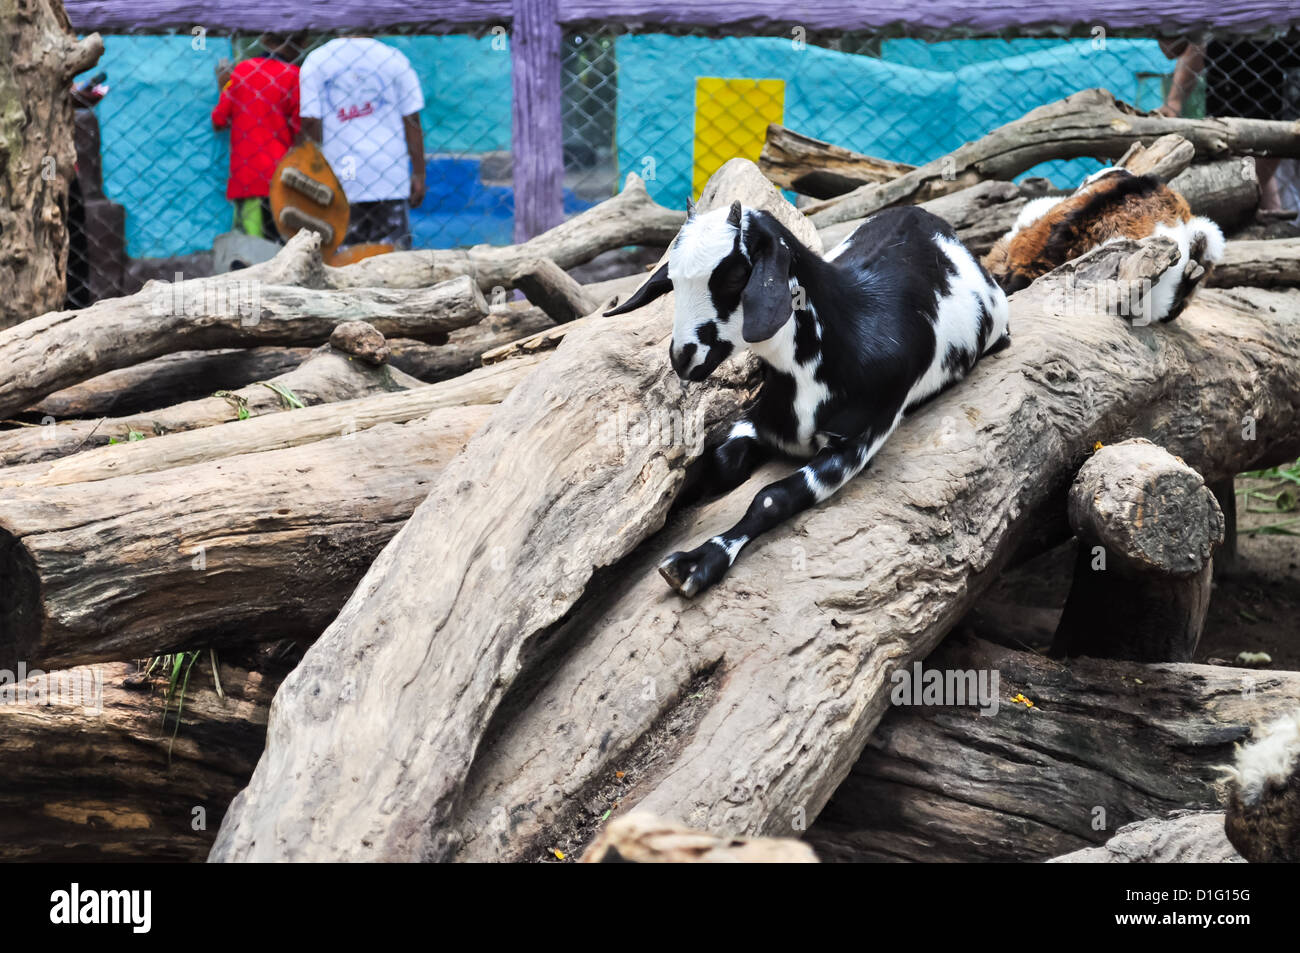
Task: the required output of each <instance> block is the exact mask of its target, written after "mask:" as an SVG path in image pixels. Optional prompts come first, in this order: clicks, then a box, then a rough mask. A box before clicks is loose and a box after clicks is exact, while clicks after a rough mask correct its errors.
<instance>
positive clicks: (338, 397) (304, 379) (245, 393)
mask: <svg viewBox="0 0 1300 953" xmlns="http://www.w3.org/2000/svg"><path fill="white" fill-rule="evenodd" d="M425 386H427V385H425V384H422V383H421V382H420V381H418V380H416V379H415V378H414V377H412V376H411V375H409V374H406V373H403V372H402V371H399V370H397V369H396V368H392V367H387V366H378V367H376V366H374V365H371V364H367V363H365V362H363V361H360V360H358V359H356V358H354V357H352V356H351V355H349V354H345V353H343V352H341V351H338V350H336V349H335V348H333V347H331V346H330V345H324V346H323V347H320V348H318V349H317V350H316V351H315V352H314V353H313V355H312V356H311V357H310V358H308V359H307V360H306V361H304V362H303V363H302V364H301V365H300V366H298V367H295V368H294V369H293V370H291V371H289V372H288V373H285V374H281V375H279V376H278V377H274V378H271V379H270V380H269V381H263V382H258V383H255V384H249V385H247V386H246V387H241V388H238V389H237V390H233V391H220V392H218V394H214V395H213V396H210V397H204V398H202V399H199V400H190V401H186V402H185V403H183V404H177V405H175V406H173V407H163V408H161V409H159V410H154V411H149V412H147V413H142V414H133V415H131V416H129V417H114V418H111V419H100V420H66V421H58V422H51V423H47V424H42V425H39V426H35V427H20V428H18V429H15V430H7V431H0V467H10V466H15V465H19V464H28V463H39V462H40V461H42V460H55V459H58V458H59V457H66V456H68V455H69V454H73V453H77V452H78V451H81V450H83V449H86V448H94V447H102V446H107V445H108V444H109V443H110V442H119V443H120V442H128V441H131V440H139V439H141V437H138V436H133V435H135V434H139V435H142V436H143V438H144V439H149V438H152V437H158V436H161V435H163V434H169V433H181V432H183V431H186V430H199V429H202V428H205V427H212V426H215V425H216V424H223V423H227V422H229V421H234V420H240V419H243V418H245V417H260V416H263V415H266V414H277V413H282V412H284V411H286V410H290V409H292V407H293V404H292V403H291V401H290V400H289V399H288V398H287V397H286V395H292V396H293V397H294V398H296V399H297V400H298V401H300V402H301V403H303V404H305V405H307V406H312V405H315V404H328V403H335V402H338V401H345V400H351V399H355V398H358V397H366V396H369V395H372V394H383V393H390V392H392V391H398V390H409V389H411V388H413V387H425ZM0 479H3V477H0Z"/></svg>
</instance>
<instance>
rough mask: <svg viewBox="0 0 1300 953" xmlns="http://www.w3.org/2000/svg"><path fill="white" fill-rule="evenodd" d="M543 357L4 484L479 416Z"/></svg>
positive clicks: (85, 458) (61, 464) (184, 436)
mask: <svg viewBox="0 0 1300 953" xmlns="http://www.w3.org/2000/svg"><path fill="white" fill-rule="evenodd" d="M538 360H540V358H538V357H531V356H530V357H524V358H522V359H520V360H516V361H510V362H509V363H507V364H503V365H500V366H496V367H491V368H479V369H478V370H475V371H471V372H470V373H468V374H465V375H462V376H461V377H458V378H455V379H453V380H449V381H442V382H441V383H438V384H428V385H421V386H420V387H413V388H411V389H410V390H404V391H394V392H392V393H381V394H375V395H373V396H370V397H360V398H357V399H355V400H346V401H339V402H338V403H334V404H322V405H319V406H315V407H307V408H305V409H303V410H296V411H294V412H293V413H291V414H269V415H264V416H261V417H250V418H248V419H247V420H240V421H232V422H231V423H227V424H223V425H221V426H220V427H208V428H204V429H202V430H188V431H183V432H181V433H172V434H166V435H164V436H161V437H156V438H153V439H150V440H137V441H130V442H127V443H120V444H115V445H113V446H109V447H98V448H96V449H93V450H83V451H82V452H81V453H77V454H74V455H72V456H69V457H64V458H61V459H56V460H46V461H42V462H40V463H33V464H28V465H26V466H16V467H8V468H7V469H0V489H2V488H4V487H12V486H21V487H29V488H30V487H37V486H67V485H68V484H70V483H89V482H91V481H94V480H107V479H110V478H112V477H122V476H129V475H131V474H139V473H156V472H157V471H159V470H172V469H175V468H177V467H185V466H190V465H191V464H195V463H205V462H207V461H210V460H220V459H221V458H223V457H233V456H238V455H240V454H246V453H263V452H265V451H267V450H283V449H285V448H287V447H297V446H301V445H302V444H306V443H315V442H316V441H318V440H328V439H329V438H331V437H340V436H347V435H348V434H353V433H357V432H358V431H361V430H368V429H369V428H371V427H374V426H376V425H378V424H401V423H406V422H407V421H411V420H415V419H417V418H419V417H423V416H425V415H426V414H430V413H432V412H435V411H443V410H445V411H448V413H447V415H446V418H447V419H449V420H453V421H454V420H456V411H457V409H459V408H471V410H467V411H466V413H465V415H464V416H465V419H466V422H467V423H468V422H472V421H475V420H479V419H480V418H481V412H480V411H476V410H472V408H475V407H479V406H486V405H491V404H499V403H500V402H501V401H502V400H504V399H505V397H506V395H507V394H509V393H510V390H511V389H512V388H513V387H514V386H515V384H517V383H519V381H521V380H523V379H524V377H526V376H527V375H528V372H529V370H530V369H531V368H532V366H533V365H534V364H536V363H537V361H538Z"/></svg>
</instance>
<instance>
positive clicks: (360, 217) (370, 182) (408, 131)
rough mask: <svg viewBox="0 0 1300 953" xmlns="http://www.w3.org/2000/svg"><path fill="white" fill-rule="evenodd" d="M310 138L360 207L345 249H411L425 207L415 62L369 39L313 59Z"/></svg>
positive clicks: (306, 85)
mask: <svg viewBox="0 0 1300 953" xmlns="http://www.w3.org/2000/svg"><path fill="white" fill-rule="evenodd" d="M299 85H300V99H301V102H302V133H303V135H304V136H307V137H310V138H312V139H314V140H316V141H317V142H319V143H320V145H321V151H322V152H324V154H325V158H326V160H328V162H329V164H330V166H331V167H332V168H333V169H334V174H335V175H337V176H338V177H339V181H340V182H341V183H342V184H343V191H344V193H345V194H346V195H347V198H348V202H349V203H350V204H351V206H352V211H351V218H350V219H349V225H348V233H347V235H346V237H345V238H344V243H345V244H348V245H355V244H360V243H363V242H385V243H387V244H391V245H395V246H396V247H398V248H409V247H410V246H411V219H410V214H409V211H408V203H409V205H410V206H411V207H415V206H419V204H420V203H421V202H423V201H424V192H425V184H424V130H423V129H422V128H421V126H420V110H421V109H423V108H424V93H423V92H422V91H421V90H420V81H419V78H418V77H417V76H416V74H415V70H414V69H412V68H411V63H410V61H409V60H408V59H407V58H406V56H405V55H404V54H403V53H402V52H401V51H400V50H397V49H394V48H393V47H391V46H387V45H385V44H383V43H380V42H379V41H378V40H376V39H373V38H371V37H364V36H347V37H340V38H338V39H335V40H331V41H330V42H328V43H326V44H325V45H324V46H322V47H320V48H319V49H317V50H315V51H313V52H312V53H311V54H310V55H309V56H308V57H307V59H306V60H304V61H303V64H302V73H301V75H300V77H299Z"/></svg>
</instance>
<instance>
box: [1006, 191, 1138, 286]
mask: <svg viewBox="0 0 1300 953" xmlns="http://www.w3.org/2000/svg"><path fill="white" fill-rule="evenodd" d="M1106 178H1107V179H1109V178H1111V177H1110V176H1107V177H1106ZM1162 188H1164V186H1163V185H1162V184H1161V182H1160V180H1159V179H1157V178H1156V177H1155V176H1153V175H1125V176H1123V177H1122V178H1121V179H1120V180H1119V181H1118V182H1116V184H1115V185H1114V187H1113V188H1098V189H1094V190H1093V191H1092V192H1091V193H1090V195H1089V197H1088V201H1086V202H1084V203H1083V204H1082V205H1080V206H1079V207H1078V208H1076V209H1075V210H1074V211H1073V212H1071V213H1069V214H1068V215H1066V216H1065V217H1064V218H1062V219H1061V220H1060V221H1059V222H1057V223H1056V224H1055V225H1053V226H1052V230H1051V231H1050V232H1049V233H1048V235H1047V241H1046V242H1045V243H1044V244H1043V250H1042V253H1041V255H1040V257H1042V258H1044V259H1046V260H1047V261H1065V260H1067V259H1068V258H1071V257H1073V255H1074V251H1073V249H1074V248H1075V246H1076V245H1077V244H1078V242H1079V238H1080V234H1081V233H1082V231H1083V229H1084V228H1085V227H1086V226H1087V225H1088V224H1090V223H1091V222H1095V221H1097V220H1098V219H1101V218H1105V217H1106V216H1107V215H1110V214H1112V213H1113V212H1114V210H1115V209H1116V208H1118V207H1120V206H1122V205H1125V204H1127V203H1128V202H1129V200H1130V199H1131V198H1146V197H1147V196H1149V195H1151V194H1152V193H1154V192H1157V191H1159V190H1160V189H1162ZM1026 284H1028V282H1026ZM1015 290H1019V289H1018V288H1017V289H1015ZM1007 293H1008V294H1010V289H1008V292H1007Z"/></svg>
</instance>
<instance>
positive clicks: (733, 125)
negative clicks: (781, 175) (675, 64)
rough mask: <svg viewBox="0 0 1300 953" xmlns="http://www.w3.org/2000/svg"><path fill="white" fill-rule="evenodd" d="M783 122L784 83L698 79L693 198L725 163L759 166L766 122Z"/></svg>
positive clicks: (712, 77)
mask: <svg viewBox="0 0 1300 953" xmlns="http://www.w3.org/2000/svg"><path fill="white" fill-rule="evenodd" d="M784 117H785V80H782V79H720V78H718V77H716V76H701V77H699V78H697V79H696V80H695V167H694V170H693V172H692V175H691V189H692V191H693V193H694V194H695V195H696V196H698V195H699V194H700V192H701V190H702V189H703V188H704V183H705V182H707V181H708V180H709V176H711V175H713V173H714V172H717V171H718V169H719V168H720V167H721V166H722V164H723V163H724V162H726V161H727V160H728V159H735V158H737V157H739V158H743V159H750V160H753V161H757V160H758V154H759V152H761V151H762V149H763V140H764V139H765V138H766V136H767V126H768V123H773V122H775V123H780V122H783V121H784Z"/></svg>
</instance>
